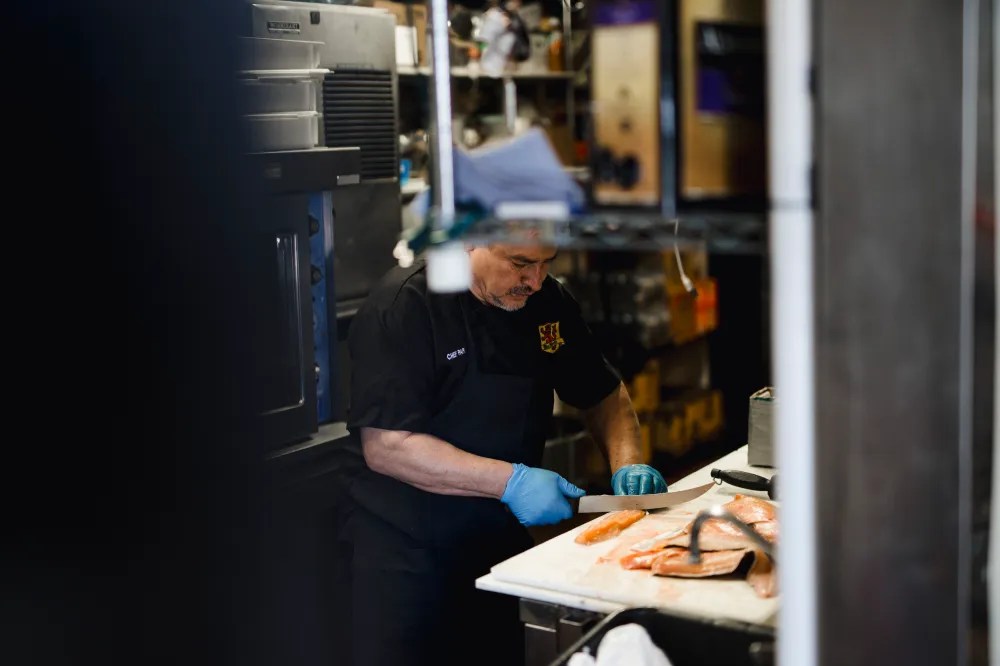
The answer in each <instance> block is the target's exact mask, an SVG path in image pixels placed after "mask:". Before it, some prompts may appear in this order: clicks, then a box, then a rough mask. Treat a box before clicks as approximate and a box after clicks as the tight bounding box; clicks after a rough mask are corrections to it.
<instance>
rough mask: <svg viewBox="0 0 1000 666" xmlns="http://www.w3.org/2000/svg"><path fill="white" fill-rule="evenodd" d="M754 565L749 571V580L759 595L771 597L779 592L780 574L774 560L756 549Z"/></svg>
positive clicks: (766, 597)
mask: <svg viewBox="0 0 1000 666" xmlns="http://www.w3.org/2000/svg"><path fill="white" fill-rule="evenodd" d="M753 554H754V561H753V566H751V567H750V571H749V572H748V573H747V582H748V583H750V586H751V587H752V588H753V591H754V592H756V593H757V596H759V597H763V598H765V599H770V598H771V597H773V596H774V595H776V594H777V593H778V574H777V572H776V571H775V570H774V560H772V559H771V558H770V557H768V556H767V555H765V554H764V553H763V552H762V551H760V550H754V551H753Z"/></svg>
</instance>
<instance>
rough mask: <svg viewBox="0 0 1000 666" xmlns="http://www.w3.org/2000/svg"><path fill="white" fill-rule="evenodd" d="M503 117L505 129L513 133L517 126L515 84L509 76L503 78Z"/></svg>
mask: <svg viewBox="0 0 1000 666" xmlns="http://www.w3.org/2000/svg"><path fill="white" fill-rule="evenodd" d="M503 118H504V124H505V125H507V131H508V132H509V133H510V134H514V130H515V128H516V127H517V85H516V84H515V83H514V79H512V78H510V77H509V76H506V77H504V80H503Z"/></svg>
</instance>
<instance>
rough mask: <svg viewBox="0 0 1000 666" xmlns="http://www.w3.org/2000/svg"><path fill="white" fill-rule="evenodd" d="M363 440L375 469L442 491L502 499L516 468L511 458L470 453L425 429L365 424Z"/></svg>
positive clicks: (421, 487)
mask: <svg viewBox="0 0 1000 666" xmlns="http://www.w3.org/2000/svg"><path fill="white" fill-rule="evenodd" d="M361 442H362V448H363V451H364V454H365V461H366V462H367V463H368V466H369V467H370V468H371V469H372V470H374V471H376V472H378V473H379V474H385V475H386V476H391V477H393V478H394V479H398V480H399V481H403V482H404V483H409V484H410V485H412V486H416V487H417V488H420V489H421V490H426V491H427V492H431V493H438V494H441V495H464V496H468V497H494V498H497V499H499V498H500V497H501V496H502V495H503V492H504V489H505V488H506V486H507V480H508V479H509V478H510V475H511V473H512V472H513V466H512V465H511V464H510V463H508V462H505V461H503V460H495V459H493V458H484V457H482V456H477V455H474V454H472V453H468V452H467V451H463V450H461V449H459V448H457V447H455V446H452V445H451V444H449V443H448V442H446V441H444V440H443V439H438V438H437V437H434V436H432V435H426V434H423V433H408V432H402V431H396V430H381V429H379V428H362V430H361Z"/></svg>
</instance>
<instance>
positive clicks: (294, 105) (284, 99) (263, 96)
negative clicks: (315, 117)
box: [240, 76, 318, 114]
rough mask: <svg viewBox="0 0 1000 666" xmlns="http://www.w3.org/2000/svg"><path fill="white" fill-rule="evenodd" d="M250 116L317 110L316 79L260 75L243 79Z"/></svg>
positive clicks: (244, 99)
mask: <svg viewBox="0 0 1000 666" xmlns="http://www.w3.org/2000/svg"><path fill="white" fill-rule="evenodd" d="M240 87H241V89H242V91H243V101H244V107H243V108H244V109H245V110H246V111H247V113H250V114H261V113H303V112H312V111H316V99H317V93H316V91H317V89H318V86H317V84H316V80H315V79H313V78H311V77H309V76H258V77H247V78H243V79H241V80H240Z"/></svg>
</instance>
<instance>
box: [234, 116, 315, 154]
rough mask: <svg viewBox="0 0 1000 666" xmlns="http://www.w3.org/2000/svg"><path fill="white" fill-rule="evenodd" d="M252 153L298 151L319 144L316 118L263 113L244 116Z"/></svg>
mask: <svg viewBox="0 0 1000 666" xmlns="http://www.w3.org/2000/svg"><path fill="white" fill-rule="evenodd" d="M244 119H245V120H246V121H247V123H248V125H249V128H250V145H251V150H254V151H261V152H264V151H272V150H301V149H305V148H314V147H315V146H316V144H317V143H318V142H319V127H318V126H319V114H318V113H316V112H315V111H300V112H294V113H262V114H248V115H246V116H244Z"/></svg>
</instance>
